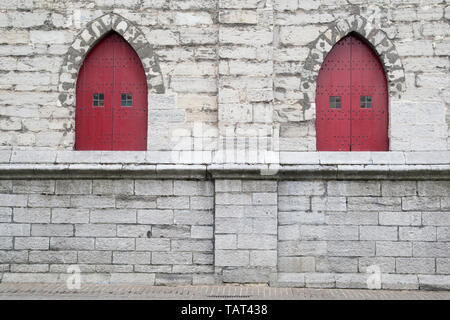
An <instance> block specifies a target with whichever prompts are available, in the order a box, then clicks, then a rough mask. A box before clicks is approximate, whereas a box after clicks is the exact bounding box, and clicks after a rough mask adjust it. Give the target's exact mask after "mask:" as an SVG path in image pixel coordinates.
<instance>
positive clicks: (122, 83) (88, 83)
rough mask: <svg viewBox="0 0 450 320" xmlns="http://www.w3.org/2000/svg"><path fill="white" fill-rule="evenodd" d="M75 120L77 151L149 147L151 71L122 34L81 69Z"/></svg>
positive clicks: (109, 37)
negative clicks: (148, 79) (148, 94)
mask: <svg viewBox="0 0 450 320" xmlns="http://www.w3.org/2000/svg"><path fill="white" fill-rule="evenodd" d="M123 94H125V98H126V99H125V104H124V102H123V100H122V96H123ZM75 118H76V120H75V131H76V141H75V149H76V150H146V149H147V80H146V77H145V72H144V69H143V67H142V63H141V61H140V59H139V57H138V55H137V54H136V52H135V51H134V50H133V48H132V47H131V46H130V45H129V44H128V43H127V42H126V41H125V40H124V39H123V38H122V37H121V36H120V35H118V34H117V33H111V34H109V35H107V36H106V37H105V38H104V39H103V40H101V41H100V42H99V43H98V44H97V45H96V46H95V47H94V48H93V49H92V50H91V52H90V53H89V54H88V56H87V57H86V59H85V61H84V63H83V66H82V67H81V69H80V72H79V76H78V83H77V109H76V116H75Z"/></svg>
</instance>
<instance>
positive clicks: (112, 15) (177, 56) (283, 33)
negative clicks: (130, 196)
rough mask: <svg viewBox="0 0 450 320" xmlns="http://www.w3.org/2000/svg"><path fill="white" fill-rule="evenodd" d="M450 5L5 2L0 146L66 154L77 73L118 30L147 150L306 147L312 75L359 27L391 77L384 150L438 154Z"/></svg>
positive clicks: (443, 143)
mask: <svg viewBox="0 0 450 320" xmlns="http://www.w3.org/2000/svg"><path fill="white" fill-rule="evenodd" d="M448 8H449V7H448V5H446V3H445V2H443V1H441V0H433V1H423V0H414V1H413V0H411V1H407V2H404V1H393V0H391V1H387V0H386V1H381V2H377V3H376V4H374V3H373V1H358V4H350V3H348V2H346V1H341V0H333V1H319V0H308V1H297V0H273V1H258V0H252V1H244V2H243V1H238V0H189V1H185V0H183V1H181V0H132V1H115V2H112V1H95V2H93V3H92V2H91V1H70V2H68V1H52V0H40V1H31V0H6V1H2V2H1V4H0V10H1V11H0V29H1V31H2V34H3V37H2V39H0V70H1V73H2V76H1V78H0V104H1V105H2V108H1V110H0V116H1V119H0V131H1V132H2V134H1V136H0V146H1V147H3V148H5V147H9V148H11V147H13V148H33V149H36V148H41V149H69V150H70V149H73V146H74V114H75V108H74V107H75V97H74V90H75V83H76V77H77V72H78V68H79V67H80V65H81V63H82V61H83V59H84V57H85V55H86V53H87V52H88V50H89V49H90V48H91V47H92V46H93V45H94V44H95V43H96V42H97V41H98V40H99V39H100V38H101V37H102V36H103V35H104V34H105V33H106V32H107V31H109V30H114V31H116V32H118V33H120V34H121V35H123V36H124V38H125V39H126V40H127V41H128V42H129V43H130V44H131V45H132V46H133V47H134V48H135V50H136V51H137V53H138V54H139V56H140V57H141V60H142V62H143V65H144V68H145V70H146V74H147V79H148V82H149V129H148V136H149V140H148V141H149V144H148V149H149V150H155V151H164V150H173V149H175V150H178V151H191V150H197V151H201V152H205V154H206V155H205V157H208V158H214V157H216V156H217V151H218V152H219V153H220V150H221V149H223V148H224V144H226V142H224V139H225V138H226V137H229V138H230V139H232V140H231V142H230V143H234V144H236V145H237V146H238V147H237V148H240V149H245V148H247V147H246V144H247V145H248V143H249V142H248V141H247V140H249V139H251V138H257V139H258V140H259V143H265V144H267V145H268V146H269V148H271V149H276V150H278V149H279V150H281V151H315V150H316V146H315V125H314V119H315V104H314V101H315V79H316V77H317V73H318V69H319V68H320V64H321V62H322V61H323V59H324V57H325V55H326V54H327V53H328V52H329V50H330V49H331V47H332V45H334V44H335V43H336V42H337V41H338V40H339V39H340V38H341V37H343V36H345V35H346V34H348V33H349V32H351V31H355V32H358V33H359V34H360V35H362V36H364V37H365V38H366V39H367V40H368V41H369V43H370V44H371V45H372V46H373V48H374V50H376V52H377V53H378V55H379V56H380V59H381V60H382V62H383V64H384V67H385V69H386V72H387V75H388V81H389V85H390V129H389V137H390V149H391V151H411V150H416V151H437V150H448V149H449V138H448V137H449V134H448V122H449V117H450V112H449V111H448V110H449V108H448V104H449V97H448V92H449V90H448V89H449V83H450V81H449V72H448V70H449V58H448V51H449V41H448V37H449V35H450V26H449V23H448V19H449V12H450V11H449V9H448ZM11 94H12V95H11ZM11 97H14V98H11ZM246 141H247V142H246ZM219 157H220V155H219ZM221 159H222V158H221ZM228 161H229V162H233V161H237V160H236V159H235V158H231V159H228Z"/></svg>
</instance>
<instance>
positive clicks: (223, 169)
mask: <svg viewBox="0 0 450 320" xmlns="http://www.w3.org/2000/svg"><path fill="white" fill-rule="evenodd" d="M0 178H1V179H28V178H30V179H38V178H44V179H68V178H71V179H74V178H79V179H83V178H85V179H86V178H110V179H123V178H133V179H140V178H141V179H256V180H258V179H259V180H305V179H332V180H336V179H337V180H344V179H345V180H365V179H375V180H449V179H450V165H291V166H286V165H281V166H276V165H239V164H234V165H233V164H225V165H224V164H210V165H192V164H191V165H188V164H172V165H166V164H157V165H151V164H144V163H127V164H123V163H115V164H93V163H89V164H87V163H85V164H82V163H73V164H57V163H54V164H50V163H10V164H0Z"/></svg>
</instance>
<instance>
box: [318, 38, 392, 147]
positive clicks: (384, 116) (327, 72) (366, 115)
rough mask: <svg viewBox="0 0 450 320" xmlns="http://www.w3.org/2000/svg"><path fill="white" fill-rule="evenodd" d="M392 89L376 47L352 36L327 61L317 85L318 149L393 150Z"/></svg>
mask: <svg viewBox="0 0 450 320" xmlns="http://www.w3.org/2000/svg"><path fill="white" fill-rule="evenodd" d="M388 118H389V117H388V85H387V79H386V74H385V71H384V68H383V65H382V64H381V62H380V60H379V59H378V56H377V54H376V53H375V52H374V50H372V48H371V47H370V46H369V45H368V44H367V43H366V42H365V41H364V40H362V39H361V38H360V37H359V36H358V35H356V34H353V33H352V34H349V35H348V36H346V37H345V38H343V39H342V40H340V41H339V42H338V43H336V45H335V46H334V47H333V48H332V50H331V51H330V53H329V54H328V55H327V57H326V58H325V60H324V62H323V64H322V67H321V69H320V72H319V76H318V78H317V87H316V137H317V138H316V139H317V150H318V151H388V150H389V138H388Z"/></svg>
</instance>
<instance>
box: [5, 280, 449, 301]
mask: <svg viewBox="0 0 450 320" xmlns="http://www.w3.org/2000/svg"><path fill="white" fill-rule="evenodd" d="M0 299H1V300H7V299H38V300H46V299H50V300H51V299H90V300H91V299H139V300H140V299H149V300H152V299H155V300H172V299H177V300H178V299H179V300H227V299H235V300H322V299H325V300H450V291H394V290H355V289H313V288H277V287H266V286H239V285H228V286H173V287H172V286H170V287H161V286H145V285H135V284H84V285H82V286H81V289H80V290H69V289H68V288H67V287H66V285H65V284H39V283H3V284H0Z"/></svg>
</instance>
